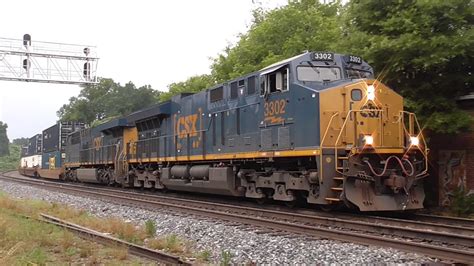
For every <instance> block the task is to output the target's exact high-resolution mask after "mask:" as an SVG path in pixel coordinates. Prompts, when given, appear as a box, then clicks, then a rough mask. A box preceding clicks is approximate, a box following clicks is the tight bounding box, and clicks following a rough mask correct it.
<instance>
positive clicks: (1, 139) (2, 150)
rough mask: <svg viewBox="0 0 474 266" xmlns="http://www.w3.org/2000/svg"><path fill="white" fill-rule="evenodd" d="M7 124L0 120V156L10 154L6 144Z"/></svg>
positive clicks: (7, 141)
mask: <svg viewBox="0 0 474 266" xmlns="http://www.w3.org/2000/svg"><path fill="white" fill-rule="evenodd" d="M7 128H8V125H7V124H6V123H3V122H2V121H0V157H2V156H8V155H10V150H9V149H8V144H9V143H10V141H9V140H8V136H7Z"/></svg>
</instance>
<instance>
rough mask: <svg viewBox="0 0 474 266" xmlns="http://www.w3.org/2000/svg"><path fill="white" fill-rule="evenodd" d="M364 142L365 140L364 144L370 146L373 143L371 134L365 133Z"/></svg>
mask: <svg viewBox="0 0 474 266" xmlns="http://www.w3.org/2000/svg"><path fill="white" fill-rule="evenodd" d="M364 142H365V145H370V146H372V145H373V144H374V137H372V136H371V135H365V136H364Z"/></svg>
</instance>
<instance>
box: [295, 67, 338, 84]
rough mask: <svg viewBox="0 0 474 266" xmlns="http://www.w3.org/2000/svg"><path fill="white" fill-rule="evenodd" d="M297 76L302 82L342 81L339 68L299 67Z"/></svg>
mask: <svg viewBox="0 0 474 266" xmlns="http://www.w3.org/2000/svg"><path fill="white" fill-rule="evenodd" d="M297 75H298V80H300V81H320V82H322V81H333V80H338V79H341V69H340V68H338V67H317V66H299V67H298V68H297Z"/></svg>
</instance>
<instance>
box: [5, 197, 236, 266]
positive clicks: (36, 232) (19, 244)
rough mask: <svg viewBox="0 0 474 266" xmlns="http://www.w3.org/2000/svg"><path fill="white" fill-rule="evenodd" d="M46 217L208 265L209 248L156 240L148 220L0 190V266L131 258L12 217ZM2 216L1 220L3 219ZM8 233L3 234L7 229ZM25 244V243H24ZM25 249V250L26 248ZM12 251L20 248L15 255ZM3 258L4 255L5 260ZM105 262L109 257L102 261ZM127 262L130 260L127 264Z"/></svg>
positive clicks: (227, 258)
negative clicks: (139, 221)
mask: <svg viewBox="0 0 474 266" xmlns="http://www.w3.org/2000/svg"><path fill="white" fill-rule="evenodd" d="M40 213H46V214H49V215H52V216H55V217H58V218H60V219H63V220H66V221H69V222H72V223H75V224H78V225H82V226H84V227H88V228H91V229H93V230H96V231H99V232H104V233H109V234H111V235H113V236H115V237H118V238H120V239H123V240H125V241H128V242H132V243H135V244H138V245H145V246H147V247H149V248H152V249H156V250H161V251H164V252H167V253H172V254H175V255H178V256H181V257H185V258H190V257H194V258H196V259H197V262H200V263H209V262H211V261H210V260H211V255H212V253H211V252H210V251H209V250H204V251H200V252H198V251H195V250H193V248H192V246H193V244H192V243H191V242H189V241H186V240H184V239H181V238H180V237H178V236H177V235H175V234H171V235H167V236H156V230H157V225H156V223H155V222H154V221H152V220H148V221H146V222H145V223H144V224H143V225H141V226H137V225H134V224H132V223H129V222H124V221H123V220H121V219H118V218H113V217H112V218H97V217H95V216H92V215H90V214H89V213H87V212H85V211H84V210H78V209H73V208H70V207H67V206H66V205H61V204H57V203H48V202H45V201H39V200H16V199H12V198H10V197H8V196H7V195H5V194H4V193H2V192H1V191H0V265H10V264H11V263H13V264H29V263H30V262H31V263H34V264H38V265H43V264H45V263H46V264H55V262H57V261H64V262H67V263H68V264H69V263H72V264H75V263H76V262H77V261H81V263H80V264H103V262H104V260H105V261H107V263H109V262H113V263H112V264H124V263H125V264H126V263H128V262H129V261H130V260H131V258H130V257H129V256H128V250H127V249H126V248H124V247H113V248H107V249H104V248H98V244H91V243H87V242H85V241H80V240H78V238H77V237H76V236H75V235H74V234H72V233H70V232H68V231H64V230H59V229H58V228H56V227H54V226H48V225H46V224H41V223H40V224H38V222H35V221H34V220H28V219H25V218H22V217H20V216H18V215H17V214H21V215H26V216H30V217H39V214H40ZM4 216H5V217H6V218H4ZM7 229H8V230H7ZM25 240H27V243H24V241H25ZM26 247H31V248H28V249H26ZM8 249H13V251H12V252H13V253H14V254H21V255H15V256H12V257H11V260H10V259H9V260H8V261H7V262H11V263H7V264H5V263H3V261H2V258H3V257H4V254H5V253H8ZM15 250H20V252H19V253H16V251H15ZM7 257H9V256H7ZM107 258H109V259H107ZM231 259H232V254H231V253H230V252H222V254H221V264H223V265H227V264H229V263H230V262H231ZM132 261H133V260H132Z"/></svg>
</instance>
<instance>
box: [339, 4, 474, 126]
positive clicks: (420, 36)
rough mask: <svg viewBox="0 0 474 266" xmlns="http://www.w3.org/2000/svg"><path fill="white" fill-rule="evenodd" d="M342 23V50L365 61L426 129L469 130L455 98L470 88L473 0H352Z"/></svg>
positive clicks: (468, 118) (464, 114)
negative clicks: (402, 99) (357, 55)
mask: <svg viewBox="0 0 474 266" xmlns="http://www.w3.org/2000/svg"><path fill="white" fill-rule="evenodd" d="M345 21H346V24H345V26H344V28H345V32H344V33H345V37H344V39H345V40H346V41H345V42H342V43H341V50H343V51H346V52H352V53H356V54H359V55H361V56H363V57H364V59H366V60H368V61H369V63H370V64H371V65H372V66H373V67H374V68H375V70H376V72H378V73H379V78H381V79H382V81H384V82H385V83H387V84H388V85H389V86H391V87H392V88H394V89H396V90H397V91H398V92H399V93H401V94H402V95H403V96H404V97H405V99H406V102H405V104H406V107H407V108H408V109H409V110H411V111H414V112H416V113H417V115H418V116H419V117H420V118H421V120H422V121H423V122H424V124H426V126H427V127H428V128H430V129H432V130H434V131H437V132H443V133H456V132H458V131H460V130H463V129H467V128H469V126H470V125H471V124H472V119H471V118H470V117H469V115H468V114H466V113H465V112H463V111H461V110H459V109H458V108H457V106H456V98H457V97H459V96H462V95H465V94H467V93H468V92H470V91H472V89H471V86H472V84H473V80H472V79H473V76H472V66H473V63H474V62H473V60H472V54H473V52H474V51H473V49H474V31H473V28H472V25H473V22H474V10H473V5H472V1H471V0H451V1H421V0H420V1H415V0H401V1H380V0H354V1H351V2H349V4H348V9H347V13H346V14H345Z"/></svg>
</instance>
